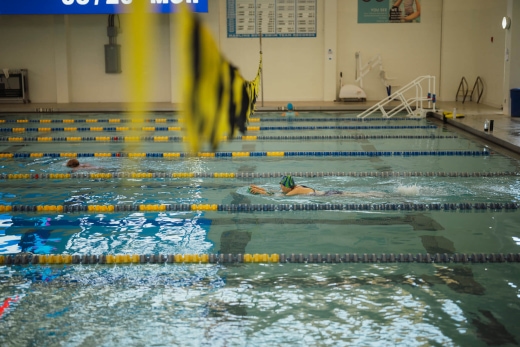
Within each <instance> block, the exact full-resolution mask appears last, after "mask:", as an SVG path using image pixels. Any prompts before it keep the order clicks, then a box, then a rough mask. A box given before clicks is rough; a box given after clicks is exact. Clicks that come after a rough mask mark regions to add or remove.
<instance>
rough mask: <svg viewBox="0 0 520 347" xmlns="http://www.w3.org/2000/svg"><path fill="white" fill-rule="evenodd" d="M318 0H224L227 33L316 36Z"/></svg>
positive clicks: (245, 35)
mask: <svg viewBox="0 0 520 347" xmlns="http://www.w3.org/2000/svg"><path fill="white" fill-rule="evenodd" d="M316 1H317V0H227V27H228V30H227V31H228V35H227V36H228V37H259V36H260V32H261V33H262V37H316V10H317V8H316Z"/></svg>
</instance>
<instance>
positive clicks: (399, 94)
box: [357, 76, 435, 118]
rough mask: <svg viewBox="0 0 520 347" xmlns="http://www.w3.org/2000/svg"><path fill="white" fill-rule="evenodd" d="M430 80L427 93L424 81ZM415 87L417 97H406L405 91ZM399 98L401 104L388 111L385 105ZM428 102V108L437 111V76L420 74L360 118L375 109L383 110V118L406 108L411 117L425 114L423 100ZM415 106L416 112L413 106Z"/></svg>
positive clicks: (359, 116) (361, 114) (360, 115)
mask: <svg viewBox="0 0 520 347" xmlns="http://www.w3.org/2000/svg"><path fill="white" fill-rule="evenodd" d="M425 81H427V82H428V87H427V88H428V92H427V94H426V95H425V94H424V91H423V82H425ZM413 88H415V97H411V98H408V99H407V98H406V97H405V95H404V93H406V92H408V91H410V90H411V89H413ZM394 100H397V101H400V102H401V104H399V105H397V106H395V107H394V108H392V109H391V110H390V111H388V112H387V111H386V110H385V108H384V106H385V105H387V104H389V103H390V102H392V101H394ZM426 101H427V102H428V108H432V104H433V111H435V76H420V77H417V78H416V79H414V80H413V81H412V82H410V83H408V84H407V85H405V86H404V87H402V88H400V89H399V90H397V91H396V92H394V93H392V95H390V96H389V97H387V98H385V99H383V100H381V101H380V102H378V103H377V104H375V105H373V106H371V107H369V108H368V109H367V110H365V111H364V112H362V113H360V114H359V115H358V116H357V117H358V118H365V117H367V116H369V115H371V114H372V113H374V112H375V111H378V110H379V111H381V113H382V114H383V118H390V117H392V116H394V115H395V114H397V113H399V112H401V111H403V110H406V112H408V116H409V117H417V116H418V115H422V114H423V110H424V107H423V102H426ZM414 106H415V112H414V110H413V109H412V107H414Z"/></svg>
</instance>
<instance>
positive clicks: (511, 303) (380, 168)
mask: <svg viewBox="0 0 520 347" xmlns="http://www.w3.org/2000/svg"><path fill="white" fill-rule="evenodd" d="M42 117H43V118H46V119H52V120H53V123H51V124H47V123H45V126H48V127H58V126H62V125H63V124H60V123H59V121H60V120H61V119H71V118H73V119H74V120H75V122H76V123H77V124H81V126H90V125H91V124H90V125H85V123H86V121H85V119H96V120H97V121H98V123H97V124H96V126H101V125H99V123H100V122H101V123H103V120H106V119H116V118H117V119H121V120H122V121H123V120H126V119H128V118H127V117H128V116H127V115H125V114H95V115H84V114H78V115H60V114H56V115H48V114H45V115H44V116H42V115H38V117H37V118H36V116H35V117H32V116H31V115H27V117H25V118H27V119H35V120H36V119H42ZM255 117H256V118H259V119H258V122H255V124H250V125H251V126H253V125H254V126H261V127H284V129H281V130H273V129H265V130H264V129H262V130H255V131H249V132H248V133H247V135H251V136H253V135H254V136H258V138H257V139H256V140H243V139H241V138H237V139H234V140H233V141H231V142H225V143H223V144H222V146H221V147H220V148H219V152H220V153H226V152H231V153H236V152H249V153H255V155H254V156H253V155H249V156H221V157H202V156H196V155H190V154H188V153H187V151H186V148H185V144H184V143H183V142H182V141H181V140H177V139H176V140H172V141H167V142H154V141H151V140H150V139H149V137H153V136H171V137H173V136H182V132H179V131H171V132H169V131H166V132H165V131H162V130H161V131H157V132H150V131H148V130H147V131H141V132H138V135H135V134H134V133H132V136H139V137H140V138H141V141H138V142H135V143H134V142H132V143H129V142H125V141H120V139H117V140H115V141H114V139H112V140H111V141H96V140H95V139H89V137H95V136H109V137H114V136H116V135H115V132H114V131H111V130H108V131H105V132H101V133H100V134H97V135H91V134H80V135H78V134H77V132H76V133H74V132H72V133H71V134H68V135H65V134H62V133H61V131H58V132H56V133H54V132H51V133H47V134H40V133H39V132H34V133H32V132H26V133H21V134H20V133H17V134H11V133H8V132H6V131H4V132H3V133H2V134H0V152H1V153H13V154H16V155H14V156H13V157H11V158H1V159H0V180H2V186H1V188H0V206H12V207H15V209H16V211H5V209H4V211H3V212H0V255H2V254H3V255H7V254H17V253H20V252H25V253H27V254H30V253H32V254H38V255H44V254H73V255H107V254H145V255H146V254H165V255H166V254H219V253H220V254H233V255H237V254H263V253H267V254H285V255H287V256H290V255H291V254H303V255H306V256H307V255H309V254H314V255H316V254H318V253H319V254H322V255H326V254H332V255H334V254H340V255H344V254H354V253H355V254H359V255H363V254H376V255H378V256H380V255H381V254H396V255H398V254H413V255H416V254H426V253H429V254H432V255H434V254H437V253H439V254H448V255H453V254H468V255H470V254H486V255H487V254H506V255H507V254H512V255H514V256H516V255H517V254H519V253H520V251H519V249H520V234H519V232H518V225H520V213H519V211H518V208H517V206H518V202H519V198H520V189H519V187H520V185H519V182H518V171H519V170H518V165H519V161H518V159H517V158H516V156H515V155H513V154H510V153H507V152H505V151H504V150H502V149H500V148H496V147H493V146H491V145H488V144H485V143H482V142H480V141H478V140H476V139H474V138H472V137H470V136H468V135H466V134H464V133H460V132H458V131H456V130H454V129H452V128H448V127H447V126H446V125H444V124H442V123H439V122H436V121H435V120H430V119H420V120H417V119H413V120H410V119H405V118H404V117H400V118H396V119H391V120H386V119H381V118H379V119H378V118H377V117H373V118H370V119H369V120H365V121H362V122H361V121H358V120H356V119H354V118H355V114H351V113H305V112H303V113H301V115H300V117H299V118H297V119H296V120H295V121H294V122H292V123H290V124H289V123H287V122H286V121H281V120H280V119H279V118H277V114H273V113H257V114H256V115H255ZM145 118H146V119H160V123H161V126H162V124H163V123H165V121H164V120H165V119H166V124H168V125H166V126H172V125H178V124H177V123H178V115H176V114H174V113H173V114H169V113H160V114H150V115H146V117H145ZM5 119H6V120H9V119H12V120H16V117H14V116H6V117H5ZM81 120H83V122H81ZM76 123H74V124H75V126H79V125H77V124H76ZM123 123H124V121H123ZM129 124H130V123H129ZM143 124H145V125H146V126H150V124H152V125H153V124H154V122H152V121H149V122H147V123H143ZM126 125H128V124H126ZM155 125H158V124H155ZM180 125H182V123H180ZM365 125H366V126H371V127H372V128H356V129H340V128H330V129H324V128H320V127H323V126H327V127H328V126H330V127H335V126H338V127H340V126H341V127H342V126H365ZM4 126H5V127H29V128H34V127H41V126H43V125H41V124H36V125H35V124H33V123H31V122H28V123H25V124H24V123H21V124H19V123H16V124H14V123H13V124H12V123H9V122H8V123H6V124H4ZM67 126H68V125H67ZM104 126H108V124H105V125H104ZM129 126H135V127H139V126H142V124H136V123H131V124H130V125H129ZM298 126H301V127H306V129H296V128H295V127H298ZM388 126H391V128H389V127H388ZM408 126H419V127H421V128H415V129H409V128H406V127H408ZM291 127H292V128H291ZM293 128H294V129H293ZM58 133H59V134H58ZM120 135H123V136H125V134H124V132H123V133H120V134H118V135H117V136H120ZM12 136H16V137H24V138H27V139H26V140H25V141H22V142H13V141H10V140H9V139H8V138H9V137H12ZM39 136H46V137H66V136H83V137H87V138H86V139H83V140H82V141H79V142H78V141H72V142H70V143H69V142H66V141H64V140H63V139H59V138H54V139H53V140H52V141H48V142H43V141H40V142H39V141H37V139H36V140H35V139H33V137H39ZM147 137H148V139H147ZM345 137H349V138H345ZM354 137H356V138H354ZM270 151H281V152H284V156H283V157H282V156H267V155H266V154H265V153H264V152H270ZM131 152H139V153H155V154H162V153H169V152H179V153H183V154H182V156H181V157H163V156H162V155H157V156H146V157H144V158H134V157H130V156H128V155H127V154H128V153H131ZM334 152H341V153H336V154H334ZM385 152H390V153H389V154H388V153H387V154H385ZM30 153H45V155H43V156H42V157H39V156H33V157H31V156H30V155H25V154H30ZM59 153H87V154H94V153H114V155H113V156H112V157H100V156H88V157H84V158H83V157H80V158H79V159H80V161H84V162H88V163H90V164H92V165H94V166H96V167H99V169H97V170H93V171H88V172H80V171H78V172H75V173H73V172H70V170H69V169H67V168H66V167H65V166H64V163H65V162H66V160H67V158H66V157H65V156H64V157H60V156H59V155H55V154H59ZM116 153H118V154H119V155H118V156H116V155H115V154H116ZM256 154H258V155H256ZM57 173H59V174H70V175H69V176H66V177H61V178H60V177H54V176H52V177H51V176H50V175H51V174H52V175H54V174H57ZM97 173H103V174H110V175H108V176H99V175H98V176H96V175H95V174H97ZM136 173H147V174H151V175H150V176H147V177H138V176H136ZM178 173H184V174H186V173H189V174H190V175H183V177H180V176H179V175H176V174H178ZM215 173H217V174H219V173H227V174H228V175H227V176H223V177H222V176H218V177H215V175H214V174H215ZM286 173H292V174H293V175H294V176H295V180H296V182H297V183H299V184H304V185H307V186H311V187H313V188H315V189H317V190H320V191H330V190H337V191H341V192H343V194H341V195H330V196H293V197H284V196H282V195H280V194H274V195H271V196H258V195H251V194H249V193H248V192H247V187H248V186H249V184H257V185H261V186H264V187H266V188H268V189H269V190H272V191H276V190H278V189H279V186H278V181H279V178H280V176H281V175H283V174H286ZM14 174H21V175H25V174H29V176H26V177H25V178H23V177H14V176H13V175H14ZM92 174H94V175H92ZM132 174H133V175H132ZM174 174H175V176H174ZM229 174H232V175H229ZM144 204H162V205H166V206H169V207H168V209H167V210H163V211H142V210H139V208H137V209H134V208H128V209H126V208H125V211H123V209H116V210H114V211H110V212H88V211H86V210H84V209H81V207H86V206H92V205H96V206H108V205H111V206H116V207H117V206H119V207H122V206H125V207H129V206H130V207H132V206H140V205H144ZM193 204H215V205H217V206H218V210H217V211H204V210H202V211H200V210H196V209H195V210H190V209H188V210H184V209H183V208H182V207H183V206H191V205H193ZM41 205H61V206H64V207H65V210H64V212H56V211H54V212H52V211H42V212H36V211H33V209H32V207H35V206H41ZM22 206H23V207H24V208H23V210H22V209H21V207H22ZM28 207H31V208H28ZM73 207H74V209H73ZM387 207H388V208H387ZM515 259H516V258H515ZM519 278H520V263H519V262H482V263H475V262H469V263H468V262H466V263H460V262H448V263H446V262H430V263H417V262H411V263H410V262H391V263H383V262H375V263H374V262H368V263H365V262H347V263H312V262H304V263H292V262H287V263H247V264H246V263H216V264H214V263H210V264H190V263H183V264H168V263H163V264H148V263H146V264H90V265H89V264H77V265H72V264H69V265H49V264H39V265H31V264H29V265H4V266H0V282H1V286H0V300H3V301H2V302H0V304H1V303H3V306H2V308H1V309H0V344H2V345H6V346H19V345H45V346H62V345H66V346H114V345H137V346H139V345H150V344H153V345H165V346H166V345H168V346H169V345H181V344H182V345H187V346H200V345H212V346H213V345H215V346H244V345H258V344H265V345H302V344H309V345H334V346H353V345H359V346H376V345H377V346H380V345H406V346H425V345H434V346H441V345H442V346H463V345H472V346H488V345H505V346H508V345H518V344H519V343H520V333H519V332H518V329H517V323H516V318H517V317H519V314H520V289H519V287H518V286H519V285H520V281H519V280H518V279H519Z"/></svg>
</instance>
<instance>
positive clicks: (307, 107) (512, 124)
mask: <svg viewBox="0 0 520 347" xmlns="http://www.w3.org/2000/svg"><path fill="white" fill-rule="evenodd" d="M374 103H375V102H371V101H366V102H320V101H318V102H312V101H307V102H293V104H294V105H295V108H296V109H297V110H299V111H360V112H361V111H363V110H365V109H367V108H368V107H370V106H372V105H373V104H374ZM286 104H287V102H282V101H278V102H265V103H263V102H262V101H259V102H257V111H259V112H262V111H278V110H281V108H282V106H285V105H286ZM143 108H144V109H146V110H147V111H154V112H171V111H177V110H178V105H177V104H172V103H151V104H147V105H145V106H143ZM454 108H456V109H457V113H458V114H463V115H464V117H463V118H457V119H455V120H453V119H447V120H446V122H447V123H448V124H450V125H452V126H454V127H457V128H460V129H462V130H464V131H467V132H469V133H471V134H473V135H475V136H477V137H480V138H483V139H484V140H486V141H489V142H491V143H495V144H498V145H500V146H502V147H505V148H507V149H509V150H511V151H512V152H514V153H516V154H519V155H520V117H518V118H517V117H511V116H506V115H504V114H503V112H502V110H501V109H500V108H495V107H491V106H487V105H484V104H477V103H475V102H472V101H468V102H465V103H462V102H440V101H439V102H437V104H436V111H437V112H435V113H434V114H433V116H434V117H436V118H438V119H439V120H442V111H448V112H452V111H453V109H454ZM129 109H130V106H129V104H126V103H67V104H54V103H41V104H39V103H38V104H34V103H32V104H21V103H18V104H8V103H0V119H1V117H2V115H6V114H12V113H24V114H25V113H35V114H38V115H39V116H40V117H41V116H42V115H44V114H45V113H48V112H49V113H55V112H59V113H75V112H85V113H89V112H126V111H129ZM486 119H487V120H493V123H494V126H493V131H487V132H486V131H484V122H485V121H486Z"/></svg>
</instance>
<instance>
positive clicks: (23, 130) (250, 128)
mask: <svg viewBox="0 0 520 347" xmlns="http://www.w3.org/2000/svg"><path fill="white" fill-rule="evenodd" d="M382 129H385V130H395V129H437V126H436V125H325V126H319V125H315V126H313V125H308V126H248V127H247V131H264V130H285V131H289V130H382ZM181 130H183V129H182V128H181V127H154V126H150V127H126V126H124V127H63V128H61V127H60V128H0V132H11V133H26V132H65V131H66V132H76V131H79V132H86V131H92V132H126V131H181Z"/></svg>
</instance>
